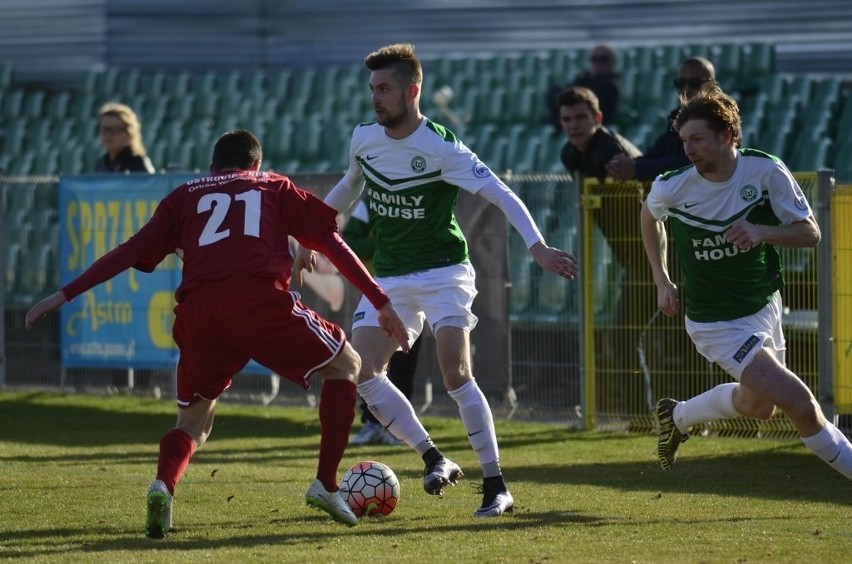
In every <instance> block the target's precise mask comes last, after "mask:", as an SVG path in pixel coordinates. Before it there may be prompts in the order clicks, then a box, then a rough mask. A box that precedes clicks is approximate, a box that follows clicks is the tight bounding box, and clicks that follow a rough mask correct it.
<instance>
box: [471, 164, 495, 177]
mask: <svg viewBox="0 0 852 564" xmlns="http://www.w3.org/2000/svg"><path fill="white" fill-rule="evenodd" d="M490 173H491V171H490V170H488V167H487V166H485V163H484V162H482V161H476V163H475V164H474V165H473V175H474V176H475V177H477V178H485V177H486V176H488V175H489V174H490Z"/></svg>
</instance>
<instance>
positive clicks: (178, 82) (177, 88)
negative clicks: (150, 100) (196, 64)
mask: <svg viewBox="0 0 852 564" xmlns="http://www.w3.org/2000/svg"><path fill="white" fill-rule="evenodd" d="M163 91H164V92H166V93H168V94H169V95H170V96H171V97H172V98H175V97H180V96H183V95H184V94H188V93H190V92H193V91H194V89H193V84H192V75H191V74H190V73H189V72H188V71H180V72H177V73H174V74H168V75H167V76H166V79H165V82H164V84H163Z"/></svg>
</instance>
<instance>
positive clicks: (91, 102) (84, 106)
mask: <svg viewBox="0 0 852 564" xmlns="http://www.w3.org/2000/svg"><path fill="white" fill-rule="evenodd" d="M97 107H98V105H97V98H96V97H95V95H94V94H89V93H77V94H76V95H74V96H72V98H71V117H73V118H75V119H76V120H77V121H78V122H80V123H94V121H95V117H96V116H97V113H96V110H97ZM92 132H93V133H94V126H93V127H92Z"/></svg>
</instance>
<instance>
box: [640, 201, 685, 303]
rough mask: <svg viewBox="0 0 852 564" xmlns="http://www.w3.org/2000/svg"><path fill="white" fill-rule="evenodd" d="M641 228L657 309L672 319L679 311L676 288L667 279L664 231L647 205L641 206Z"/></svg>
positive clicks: (668, 278) (669, 279)
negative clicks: (652, 279)
mask: <svg viewBox="0 0 852 564" xmlns="http://www.w3.org/2000/svg"><path fill="white" fill-rule="evenodd" d="M641 213H642V215H641V227H642V244H643V245H644V246H645V254H646V255H647V256H648V264H650V265H651V272H652V273H653V275H654V284H655V285H656V286H657V308H659V310H660V311H662V312H663V314H665V315H666V316H668V317H674V316H675V315H677V313H678V311H679V310H680V300H679V299H678V293H677V286H675V284H674V283H673V282H672V281H671V278H670V277H669V271H668V265H667V264H666V244H667V240H666V231H665V229H663V224H662V223H661V222H660V221H658V220H657V218H655V217H654V216H653V215H652V214H651V212H650V210H648V205H647V203H643V204H642V212H641Z"/></svg>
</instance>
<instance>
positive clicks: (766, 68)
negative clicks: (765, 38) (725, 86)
mask: <svg viewBox="0 0 852 564" xmlns="http://www.w3.org/2000/svg"><path fill="white" fill-rule="evenodd" d="M741 61H742V63H741V64H740V74H739V77H738V80H737V87H738V89H739V90H745V91H748V90H755V91H757V90H760V89H761V87H762V86H763V83H764V82H765V81H766V79H767V78H768V77H769V76H771V75H772V74H773V73H774V72H775V46H774V45H773V44H771V43H750V44H748V45H746V46H744V47H743V49H742V54H741Z"/></svg>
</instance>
